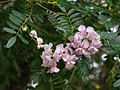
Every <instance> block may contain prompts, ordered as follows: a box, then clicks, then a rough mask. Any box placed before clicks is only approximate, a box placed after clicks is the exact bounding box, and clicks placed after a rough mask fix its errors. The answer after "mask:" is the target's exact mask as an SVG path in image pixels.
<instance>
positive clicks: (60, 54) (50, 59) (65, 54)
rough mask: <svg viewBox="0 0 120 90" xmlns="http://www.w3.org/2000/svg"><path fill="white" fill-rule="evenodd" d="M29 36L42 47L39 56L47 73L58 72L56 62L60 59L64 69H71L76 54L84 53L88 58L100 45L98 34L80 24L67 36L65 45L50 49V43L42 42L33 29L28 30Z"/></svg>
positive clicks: (75, 59)
mask: <svg viewBox="0 0 120 90" xmlns="http://www.w3.org/2000/svg"><path fill="white" fill-rule="evenodd" d="M30 36H31V37H33V38H35V39H36V41H37V47H38V49H39V48H44V51H43V52H42V55H41V58H42V60H43V64H42V65H41V66H43V67H47V68H48V69H49V70H48V72H49V73H57V72H59V71H60V70H59V68H58V67H57V64H58V63H59V61H60V60H63V61H64V62H65V68H66V69H69V70H70V69H72V68H73V67H74V65H75V63H76V61H77V59H78V57H77V56H79V55H84V56H85V57H87V58H90V56H91V54H94V53H96V52H97V51H98V48H99V47H101V41H100V35H98V34H97V33H96V32H95V31H94V29H93V28H92V27H90V26H89V27H87V28H86V27H85V26H84V25H80V26H79V27H78V32H76V33H75V35H74V36H70V37H68V39H69V41H70V42H69V43H66V45H65V47H64V45H63V44H59V45H57V46H56V49H55V50H54V52H53V50H52V46H53V44H52V43H49V44H43V40H42V38H40V37H38V36H37V32H36V31H35V30H33V31H31V32H30Z"/></svg>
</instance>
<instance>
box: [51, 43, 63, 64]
mask: <svg viewBox="0 0 120 90" xmlns="http://www.w3.org/2000/svg"><path fill="white" fill-rule="evenodd" d="M64 52H65V49H64V47H63V44H59V45H57V46H56V49H55V51H54V54H53V57H54V59H55V60H56V61H57V62H58V61H59V60H60V59H61V58H62V56H63V53H64Z"/></svg>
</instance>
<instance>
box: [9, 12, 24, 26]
mask: <svg viewBox="0 0 120 90" xmlns="http://www.w3.org/2000/svg"><path fill="white" fill-rule="evenodd" d="M9 19H10V20H11V21H12V22H13V23H14V24H15V25H18V26H20V25H21V23H22V21H21V20H20V19H19V18H18V17H16V16H15V15H13V14H10V17H9Z"/></svg>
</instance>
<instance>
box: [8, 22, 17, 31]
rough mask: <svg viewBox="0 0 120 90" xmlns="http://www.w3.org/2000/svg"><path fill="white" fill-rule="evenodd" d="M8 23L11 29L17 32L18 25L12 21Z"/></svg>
mask: <svg viewBox="0 0 120 90" xmlns="http://www.w3.org/2000/svg"><path fill="white" fill-rule="evenodd" d="M6 23H7V24H8V25H9V27H11V28H12V29H16V30H18V29H19V26H16V25H15V24H13V23H12V22H11V21H7V22H6Z"/></svg>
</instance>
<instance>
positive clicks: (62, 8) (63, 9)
mask: <svg viewBox="0 0 120 90" xmlns="http://www.w3.org/2000/svg"><path fill="white" fill-rule="evenodd" d="M58 7H59V8H60V9H61V10H62V11H63V12H66V9H65V8H64V7H61V6H60V5H58Z"/></svg>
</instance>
